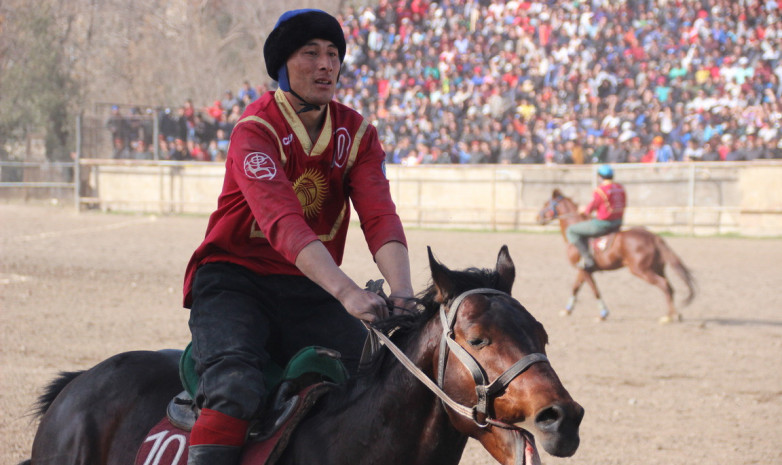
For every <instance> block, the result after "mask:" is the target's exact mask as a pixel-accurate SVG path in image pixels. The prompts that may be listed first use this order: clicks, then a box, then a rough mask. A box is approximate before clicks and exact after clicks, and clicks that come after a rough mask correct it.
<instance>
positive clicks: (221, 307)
mask: <svg viewBox="0 0 782 465" xmlns="http://www.w3.org/2000/svg"><path fill="white" fill-rule="evenodd" d="M189 324H190V331H191V334H192V337H193V345H192V353H193V358H194V360H195V364H196V371H197V373H198V374H199V375H200V381H199V383H198V388H197V392H196V404H197V405H198V407H200V408H208V409H212V410H216V411H218V412H221V413H223V414H225V415H229V416H231V417H234V418H238V419H242V420H250V419H252V418H253V416H254V415H256V414H258V413H260V410H261V409H262V407H263V402H264V400H265V397H266V394H267V393H266V392H264V384H263V370H264V366H265V365H266V364H267V363H268V362H269V361H270V360H272V361H274V362H275V363H277V364H278V365H279V366H280V367H284V366H285V364H286V363H287V361H288V360H290V358H291V357H292V356H293V355H295V354H296V353H297V352H298V351H299V350H300V349H302V348H304V347H307V346H312V345H317V346H323V347H328V348H331V349H335V350H337V351H339V352H340V353H341V354H342V361H343V363H344V364H345V366H346V368H347V369H348V371H349V372H350V373H351V374H353V373H355V372H356V370H357V369H358V363H359V360H360V357H361V351H362V348H363V345H364V340H365V338H366V329H365V328H364V325H363V324H361V322H360V321H359V320H358V319H356V318H354V317H353V316H352V315H350V314H349V313H348V312H347V311H346V310H345V308H344V307H343V306H342V305H341V304H340V303H339V301H337V300H336V299H334V298H333V297H332V296H331V295H330V294H328V293H327V292H326V291H324V290H323V289H322V288H321V287H320V286H318V285H317V284H315V283H314V282H312V281H311V280H309V279H307V278H305V277H301V276H283V275H271V276H259V275H257V274H255V273H253V272H251V271H249V270H247V269H246V268H244V267H241V266H238V265H234V264H229V263H210V264H206V265H203V266H201V267H200V268H199V269H198V271H197V273H196V276H195V281H194V285H193V304H192V306H191V311H190V322H189Z"/></svg>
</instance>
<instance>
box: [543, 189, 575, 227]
mask: <svg viewBox="0 0 782 465" xmlns="http://www.w3.org/2000/svg"><path fill="white" fill-rule="evenodd" d="M563 218H568V219H569V220H571V221H572V220H576V221H577V220H580V219H583V218H582V217H581V214H580V213H578V206H577V205H576V204H575V202H573V200H571V199H570V198H569V197H565V196H564V195H563V194H562V192H561V191H560V190H559V189H554V192H552V193H551V198H550V199H548V200H547V201H546V203H544V204H543V207H541V209H540V211H539V212H538V217H537V221H538V224H548V223H550V222H552V221H554V220H556V219H563Z"/></svg>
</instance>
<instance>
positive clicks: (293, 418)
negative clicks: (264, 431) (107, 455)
mask: <svg viewBox="0 0 782 465" xmlns="http://www.w3.org/2000/svg"><path fill="white" fill-rule="evenodd" d="M332 386H333V384H330V383H325V382H324V383H320V384H314V385H311V386H307V387H306V388H304V389H302V390H301V391H300V392H299V394H298V396H297V397H298V399H299V400H298V402H297V404H296V407H295V410H294V412H293V413H292V414H291V415H290V416H288V418H287V420H286V421H285V423H284V424H283V425H282V426H280V428H278V429H277V430H276V431H275V433H274V434H272V435H271V437H269V438H268V439H265V440H263V441H251V442H248V443H247V445H246V446H245V448H244V452H243V453H242V459H241V462H240V463H241V465H272V464H274V462H276V461H277V459H278V458H279V457H280V455H281V454H282V451H283V450H284V449H285V447H286V446H287V445H288V441H289V440H290V437H291V434H293V430H294V429H295V427H296V425H297V424H298V423H299V421H301V419H302V418H304V415H306V413H307V412H308V411H309V410H310V408H312V406H313V405H315V402H317V400H318V399H319V398H320V397H321V396H322V395H323V394H325V393H326V392H328V391H329V390H330V389H331V387H332ZM189 444H190V432H189V431H185V430H183V429H181V428H178V427H176V426H174V424H172V423H171V422H170V421H169V420H168V418H167V417H163V419H162V420H160V421H159V422H158V423H157V425H155V426H154V427H153V428H152V429H151V430H150V431H149V433H147V436H146V438H145V439H144V442H142V443H141V447H140V448H139V450H138V452H137V453H136V460H135V462H134V464H135V465H186V464H187V455H188V454H187V447H188V445H189Z"/></svg>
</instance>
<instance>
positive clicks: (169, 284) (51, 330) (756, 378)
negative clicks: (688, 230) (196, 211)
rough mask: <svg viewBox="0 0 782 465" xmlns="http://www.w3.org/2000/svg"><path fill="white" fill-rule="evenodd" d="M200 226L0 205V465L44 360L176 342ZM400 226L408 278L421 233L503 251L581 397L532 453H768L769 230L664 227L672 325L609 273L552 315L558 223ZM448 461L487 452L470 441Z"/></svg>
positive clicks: (11, 449)
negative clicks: (600, 313) (568, 435)
mask: <svg viewBox="0 0 782 465" xmlns="http://www.w3.org/2000/svg"><path fill="white" fill-rule="evenodd" d="M206 222H207V218H206V217H202V216H190V217H155V216H137V215H119V214H100V213H94V212H82V213H80V214H77V213H76V212H75V211H74V210H73V208H71V207H70V206H67V207H56V206H51V205H30V204H27V205H18V204H0V244H1V247H2V248H1V249H0V250H1V252H0V257H2V258H1V259H0V462H1V463H3V464H15V463H17V462H19V461H21V460H23V459H25V458H27V457H28V456H29V451H30V447H31V444H32V439H33V435H34V433H35V427H36V423H35V422H34V421H33V419H32V418H31V417H30V416H29V408H30V406H31V404H32V403H33V402H34V400H35V399H36V397H37V396H38V395H40V393H41V389H42V387H43V386H44V385H45V384H46V383H47V382H48V381H49V380H50V379H51V378H52V377H54V376H55V375H56V374H57V373H58V372H59V371H61V370H76V369H85V368H88V367H91V366H92V365H94V364H95V363H97V362H99V361H100V360H103V359H105V358H107V357H109V356H111V355H113V354H115V353H118V352H122V351H126V350H134V349H162V348H170V347H172V348H183V347H184V346H185V345H186V343H187V341H188V340H189V333H188V330H187V311H185V310H183V309H182V308H181V286H182V274H183V271H184V268H185V265H186V263H187V261H188V259H189V257H190V254H191V252H192V250H193V249H194V248H195V247H196V246H197V245H198V243H199V242H200V240H201V238H202V237H203V233H204V228H205V226H206ZM408 235H409V242H410V250H411V258H412V267H413V272H414V281H415V284H416V287H417V288H418V289H421V288H423V286H424V285H425V284H426V283H427V280H428V276H429V275H428V269H427V265H426V263H427V262H426V246H427V245H431V246H432V247H433V250H434V252H435V254H436V256H437V257H438V258H439V259H440V260H441V261H443V262H444V263H445V264H446V265H447V266H449V267H452V268H464V267H468V266H479V267H493V265H494V263H495V260H496V256H497V252H498V251H499V248H500V246H501V245H503V244H507V245H508V246H509V247H510V251H511V255H512V257H513V259H514V261H515V263H516V267H517V276H518V278H517V281H516V284H515V286H514V296H516V297H517V298H518V299H519V300H520V301H521V302H522V303H523V304H524V305H525V306H526V307H527V308H528V309H529V310H530V311H531V312H532V313H533V314H534V315H536V317H537V318H538V319H539V320H540V321H541V322H542V323H543V324H544V325H545V327H546V328H547V330H548V333H549V337H550V345H549V347H548V354H549V357H550V359H551V362H552V364H553V366H554V368H555V369H556V370H557V372H558V374H559V376H560V378H561V379H562V381H563V383H564V384H565V386H566V387H567V388H568V390H569V391H570V393H571V394H572V395H573V397H574V398H575V399H576V400H577V401H579V402H580V403H581V404H582V405H583V406H584V407H585V409H586V416H585V418H584V421H583V424H582V429H581V438H582V440H581V447H580V449H579V450H578V451H577V452H576V454H575V456H573V457H572V458H570V459H558V458H554V457H551V456H549V455H547V454H546V453H545V452H542V451H541V458H542V461H543V463H544V464H546V465H553V464H565V463H569V464H600V465H610V464H665V465H678V464H682V465H685V464H686V465H692V464H710V465H721V464H725V465H741V464H772V463H776V464H780V463H782V448H781V447H780V446H782V293H780V290H779V289H780V283H782V271H780V263H782V240H779V239H766V240H758V239H742V238H689V237H671V238H667V241H668V243H669V244H670V245H671V246H672V247H673V249H674V250H675V251H676V252H677V253H678V254H679V255H680V256H681V257H682V259H683V260H684V262H685V263H686V264H687V265H688V266H689V267H690V268H691V270H692V271H693V273H694V274H695V276H696V279H697V280H698V283H699V286H700V288H699V293H698V296H697V297H696V299H695V301H694V302H693V304H692V305H690V306H689V307H686V308H684V310H683V312H684V321H683V322H682V323H679V324H672V325H660V324H658V323H657V319H658V317H660V316H662V315H663V313H664V301H663V296H662V294H661V293H660V292H659V290H657V289H656V288H653V287H651V286H650V285H648V284H646V283H644V282H642V281H640V280H639V279H637V278H635V277H633V276H632V275H631V274H630V273H629V272H628V271H627V270H620V271H614V272H610V273H603V274H600V275H599V276H598V277H597V279H598V284H599V285H600V286H601V289H602V291H603V294H604V298H605V301H606V303H607V304H608V306H609V308H610V309H611V312H612V313H611V316H610V318H609V320H608V321H606V322H604V323H597V322H596V321H595V316H596V315H597V306H596V302H595V300H594V298H593V297H592V296H591V295H590V293H589V291H588V289H584V290H583V291H582V293H581V296H580V299H579V303H578V304H577V307H576V311H575V313H574V314H573V315H572V316H570V317H561V316H560V315H559V311H560V309H561V308H562V307H563V306H564V304H565V302H566V301H567V298H568V294H569V289H570V285H571V282H572V280H573V278H574V274H575V272H574V270H572V269H571V268H570V267H569V265H568V264H567V263H566V260H565V256H564V244H563V240H562V238H561V237H560V236H559V235H556V234H522V233H477V232H444V231H425V230H410V231H408ZM349 241H350V243H349V245H348V251H349V252H348V255H349V257H348V259H347V260H346V262H345V263H344V265H343V268H344V269H345V270H346V272H347V273H348V274H349V275H351V276H352V277H353V278H354V279H355V280H356V281H357V282H359V283H363V282H365V281H366V280H368V279H376V278H379V277H380V276H379V273H378V272H377V271H376V269H375V268H374V267H373V265H372V262H371V260H370V257H369V254H368V252H367V250H366V246H365V245H364V244H363V241H362V239H361V236H360V233H359V232H358V230H357V229H354V230H352V231H351V233H350V235H349ZM672 283H673V285H674V287H675V288H676V289H677V291H679V295H680V296H683V295H684V288H683V284H682V282H681V281H679V280H678V278H676V277H673V278H672ZM461 463H462V464H490V463H495V462H494V461H493V460H492V459H491V458H490V457H489V456H488V454H487V453H486V452H485V451H484V450H483V449H482V448H481V447H480V445H479V444H477V443H475V442H473V441H470V442H469V443H468V447H467V450H466V451H465V454H464V458H463V460H462V462H461Z"/></svg>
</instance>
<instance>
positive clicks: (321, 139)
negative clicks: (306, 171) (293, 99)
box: [274, 88, 333, 157]
mask: <svg viewBox="0 0 782 465" xmlns="http://www.w3.org/2000/svg"><path fill="white" fill-rule="evenodd" d="M274 100H275V101H276V102H277V106H278V107H279V108H280V111H281V112H282V115H283V116H284V117H285V120H286V121H288V124H290V125H291V128H293V132H294V133H295V134H296V138H297V139H298V140H299V143H300V144H301V147H302V148H303V149H304V153H306V154H307V156H309V157H317V156H319V155H321V154H322V153H323V151H324V150H326V147H328V145H329V142H331V133H332V132H333V131H332V129H331V107H330V106H329V105H326V119H325V122H324V123H323V128H321V130H320V135H319V136H318V140H317V141H316V142H315V146H314V147H313V145H312V141H311V140H310V135H309V133H308V132H307V128H305V127H304V124H303V123H302V122H301V118H299V115H297V114H296V110H294V109H293V106H291V103H290V102H289V101H288V98H287V97H285V92H283V91H282V89H279V88H278V89H277V90H276V91H275V92H274Z"/></svg>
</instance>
